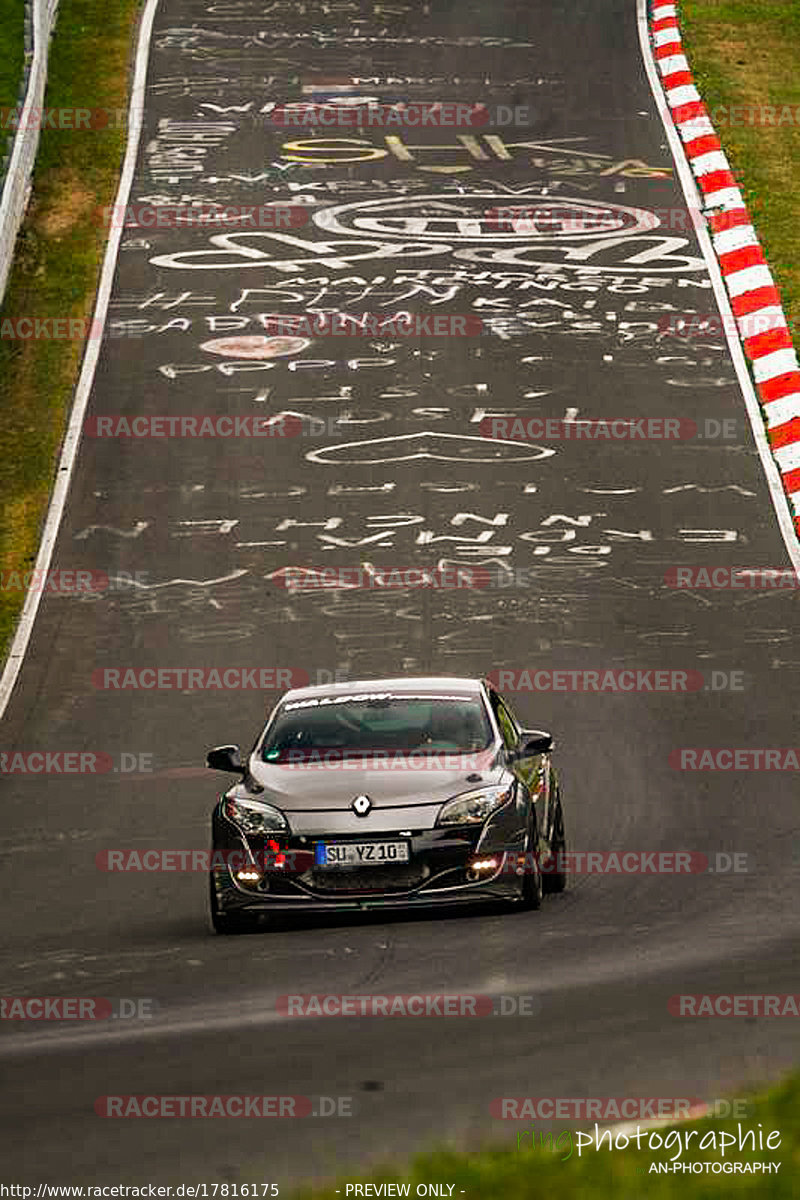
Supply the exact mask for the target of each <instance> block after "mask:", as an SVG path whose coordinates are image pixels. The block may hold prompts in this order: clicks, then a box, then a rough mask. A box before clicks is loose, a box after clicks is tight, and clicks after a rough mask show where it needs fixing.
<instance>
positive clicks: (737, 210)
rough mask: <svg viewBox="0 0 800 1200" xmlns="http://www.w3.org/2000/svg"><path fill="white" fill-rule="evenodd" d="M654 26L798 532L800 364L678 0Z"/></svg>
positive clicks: (659, 9) (666, 84) (664, 78)
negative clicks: (695, 70)
mask: <svg viewBox="0 0 800 1200" xmlns="http://www.w3.org/2000/svg"><path fill="white" fill-rule="evenodd" d="M650 31H651V35H652V39H653V47H654V50H653V53H654V56H655V60H656V63H657V66H658V69H659V71H660V73H661V83H662V86H663V88H664V92H665V95H666V99H667V103H668V105H669V108H670V111H671V113H672V120H673V122H674V124H675V127H676V128H677V130H678V133H679V134H680V137H681V140H682V142H683V148H684V151H685V153H686V157H687V158H688V160H689V164H690V166H691V168H692V172H693V174H694V176H695V179H696V181H697V185H698V187H699V189H700V192H701V194H702V197H703V216H704V217H705V219H706V222H707V224H708V227H709V229H710V231H711V240H712V242H713V245H714V250H715V251H716V254H717V258H718V260H719V265H720V270H721V271H722V276H723V279H724V281H725V286H726V288H727V291H728V296H729V297H730V303H731V308H732V310H733V314H734V316H735V318H736V324H737V326H738V329H739V336H740V338H741V341H742V344H743V346H744V351H745V354H746V355H747V357H748V359H749V360H750V365H751V370H752V373H753V378H754V380H755V384H756V390H757V392H758V396H759V399H760V402H761V409H762V412H763V413H764V417H765V420H766V425H767V437H768V439H769V444H770V448H771V451H772V455H773V458H774V459H775V461H776V463H777V465H778V470H779V471H780V475H781V479H782V482H783V486H784V489H785V491H786V494H787V496H788V498H789V504H790V506H791V510H792V513H793V514H794V526H795V530H796V532H797V533H798V534H800V364H798V361H797V355H796V353H795V350H794V347H793V344H792V338H791V334H790V333H789V327H788V324H787V321H786V315H785V314H784V311H783V308H782V306H781V298H780V294H779V292H778V289H777V288H776V286H775V281H774V280H773V278H772V273H771V272H770V269H769V267H768V266H767V262H766V259H765V257H764V252H763V250H762V249H761V246H760V244H759V241H758V235H757V234H756V231H755V229H754V228H753V224H752V222H751V220H750V215H749V213H748V211H747V206H746V205H745V202H744V198H743V197H742V193H741V192H740V190H739V187H738V185H737V181H736V177H735V176H734V174H733V172H732V171H731V168H730V163H729V162H728V160H727V158H726V157H725V154H724V152H723V150H722V145H721V143H720V140H719V138H718V137H717V134H716V132H715V130H714V126H713V125H712V123H711V121H710V119H709V116H708V111H707V110H706V107H705V105H704V104H703V101H702V100H701V98H700V93H699V92H698V90H697V88H696V87H695V86H694V82H693V80H692V74H691V71H690V70H689V64H688V62H687V60H686V56H685V55H684V53H683V44H682V42H681V32H680V25H679V23H678V13H677V7H676V5H674V4H659V3H655V4H654V6H653V10H652V18H651V22H650Z"/></svg>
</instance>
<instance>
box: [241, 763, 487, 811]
mask: <svg viewBox="0 0 800 1200" xmlns="http://www.w3.org/2000/svg"><path fill="white" fill-rule="evenodd" d="M423 763H424V765H423ZM249 768H250V774H251V776H252V778H253V779H254V780H255V781H256V782H257V783H259V784H260V785H261V786H262V787H263V788H264V791H263V793H261V794H260V795H259V797H258V799H259V800H263V801H264V802H265V803H267V804H274V805H275V807H276V808H280V809H282V810H284V811H285V812H287V813H291V812H314V811H317V812H319V811H328V812H331V811H332V812H341V811H343V810H347V809H349V807H350V805H351V804H352V802H353V800H354V799H355V797H356V796H360V795H367V796H369V798H370V800H371V801H372V805H373V811H375V810H378V809H387V808H408V807H409V806H410V805H438V804H443V803H444V801H445V800H449V799H450V797H451V796H457V795H459V794H460V793H462V792H468V791H470V790H471V789H472V788H478V787H487V786H491V785H492V784H494V783H498V782H499V781H500V780H501V779H502V777H503V775H504V773H505V767H504V765H503V763H502V760H499V759H498V747H497V746H492V747H490V748H489V749H488V750H484V751H481V752H479V753H472V754H469V755H459V754H446V753H444V752H442V753H440V754H435V753H434V754H431V755H430V756H429V759H428V760H427V761H426V760H425V758H424V756H422V755H414V756H409V757H407V758H405V759H401V757H400V756H399V755H396V756H394V757H393V758H390V759H388V760H387V761H385V762H384V763H383V764H382V765H381V763H380V760H377V761H371V760H370V759H353V760H349V761H346V762H335V763H324V762H311V763H296V764H294V763H293V764H291V765H282V766H276V765H274V764H273V763H265V762H263V761H261V760H259V759H258V758H256V756H255V755H251V757H250V763H249Z"/></svg>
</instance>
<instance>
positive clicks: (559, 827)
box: [544, 792, 567, 894]
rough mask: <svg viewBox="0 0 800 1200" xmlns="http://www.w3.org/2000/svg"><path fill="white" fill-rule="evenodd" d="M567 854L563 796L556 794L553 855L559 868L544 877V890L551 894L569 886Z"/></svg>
mask: <svg viewBox="0 0 800 1200" xmlns="http://www.w3.org/2000/svg"><path fill="white" fill-rule="evenodd" d="M566 852H567V837H566V834H565V832H564V812H563V809H562V808H561V794H560V793H559V792H556V812H555V817H554V819H553V839H552V844H551V854H552V856H553V862H554V863H555V865H556V867H557V868H558V869H557V870H555V871H548V872H546V873H545V876H544V890H545V891H546V892H548V893H549V894H552V893H554V892H563V891H565V889H566V886H567V865H566V862H565V856H566Z"/></svg>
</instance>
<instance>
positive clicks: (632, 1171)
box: [263, 1077, 800, 1200]
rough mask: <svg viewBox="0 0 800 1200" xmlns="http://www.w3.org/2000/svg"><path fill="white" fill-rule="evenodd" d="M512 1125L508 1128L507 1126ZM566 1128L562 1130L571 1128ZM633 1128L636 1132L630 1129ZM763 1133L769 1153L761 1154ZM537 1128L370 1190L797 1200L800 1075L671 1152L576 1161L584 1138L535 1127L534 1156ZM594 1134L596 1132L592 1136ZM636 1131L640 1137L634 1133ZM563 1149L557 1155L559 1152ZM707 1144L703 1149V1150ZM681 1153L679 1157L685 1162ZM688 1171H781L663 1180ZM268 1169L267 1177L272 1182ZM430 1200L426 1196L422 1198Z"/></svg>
mask: <svg viewBox="0 0 800 1200" xmlns="http://www.w3.org/2000/svg"><path fill="white" fill-rule="evenodd" d="M507 1124H511V1122H507ZM566 1124H567V1123H566V1122H565V1123H564V1126H566ZM631 1124H635V1122H632V1123H631ZM738 1126H741V1133H742V1135H746V1134H747V1133H748V1132H749V1131H753V1133H754V1135H755V1137H754V1146H755V1149H754V1151H751V1150H750V1149H749V1141H748V1143H747V1148H746V1149H745V1150H742V1151H739V1150H738V1142H736V1143H730V1142H726V1145H725V1154H724V1156H723V1155H722V1154H721V1153H720V1149H719V1146H720V1140H721V1139H720V1134H721V1133H723V1132H724V1133H726V1134H729V1135H730V1136H732V1137H735V1138H738V1135H739V1129H738ZM759 1126H761V1137H762V1139H763V1146H764V1148H763V1149H759ZM530 1128H531V1122H530V1121H526V1122H521V1123H519V1125H518V1124H517V1122H514V1130H513V1132H510V1134H509V1139H508V1141H509V1148H508V1149H503V1150H483V1151H480V1152H478V1153H474V1154H460V1153H455V1152H453V1151H449V1150H440V1151H436V1152H434V1153H431V1154H426V1155H423V1156H421V1157H419V1158H416V1159H415V1160H414V1161H413V1163H412V1164H411V1167H410V1168H403V1169H402V1170H400V1171H392V1170H390V1169H389V1168H387V1169H380V1170H376V1171H375V1172H374V1173H372V1174H370V1176H369V1182H370V1183H372V1184H381V1183H392V1184H398V1183H400V1184H408V1185H410V1186H409V1190H408V1192H407V1193H406V1192H405V1191H402V1192H399V1193H395V1194H396V1195H401V1196H402V1195H408V1197H409V1200H413V1198H414V1197H416V1196H417V1195H418V1193H417V1190H416V1189H417V1186H418V1185H422V1184H432V1183H437V1184H445V1185H449V1184H453V1185H454V1186H453V1190H452V1193H450V1195H451V1196H452V1200H462V1195H463V1197H464V1200H529V1198H530V1200H533V1198H534V1197H541V1196H558V1197H559V1200H572V1198H574V1200H579V1198H580V1200H592V1197H596V1198H598V1200H600V1198H603V1200H607V1198H612V1197H613V1200H639V1198H640V1197H642V1196H647V1197H648V1200H662V1198H666V1197H674V1196H675V1195H677V1194H680V1195H681V1196H682V1197H684V1198H686V1200H712V1198H713V1200H720V1198H722V1197H725V1198H728V1197H731V1196H736V1197H739V1196H758V1197H762V1198H764V1200H793V1198H794V1197H796V1196H797V1195H798V1171H799V1170H800V1077H798V1078H792V1079H789V1080H787V1081H785V1082H784V1083H783V1084H781V1085H780V1086H779V1087H777V1088H775V1089H773V1090H771V1091H769V1092H767V1093H765V1094H763V1095H756V1096H752V1097H751V1098H750V1103H749V1104H748V1116H747V1119H741V1120H736V1119H731V1120H727V1119H715V1118H706V1119H704V1120H702V1121H697V1122H693V1123H691V1124H685V1125H678V1126H674V1127H673V1128H674V1129H675V1130H676V1131H678V1132H679V1133H680V1135H681V1144H680V1154H679V1145H678V1142H677V1140H676V1139H675V1137H673V1138H672V1139H671V1141H670V1145H669V1148H668V1149H664V1148H661V1149H653V1150H650V1149H648V1148H647V1138H646V1137H645V1136H643V1137H642V1148H641V1149H637V1148H636V1144H635V1143H631V1144H630V1146H629V1147H627V1148H625V1147H624V1146H623V1145H622V1143H620V1148H619V1149H617V1148H614V1149H613V1150H609V1149H608V1139H606V1141H605V1143H604V1144H603V1145H602V1146H601V1148H600V1149H599V1150H596V1149H595V1148H594V1144H593V1143H592V1145H589V1144H588V1143H587V1144H583V1146H582V1153H581V1155H580V1156H579V1155H578V1149H577V1140H576V1139H575V1135H574V1132H573V1133H572V1138H573V1141H574V1145H573V1147H572V1148H571V1147H570V1145H569V1144H568V1142H567V1140H566V1137H563V1136H560V1135H561V1130H560V1129H554V1130H553V1138H552V1146H553V1148H552V1149H548V1147H547V1144H546V1142H545V1145H544V1146H542V1145H541V1144H540V1135H541V1133H542V1132H543V1129H542V1128H540V1129H537V1143H536V1148H535V1149H531V1148H530V1147H529V1143H530V1137H529V1136H528V1137H526V1138H525V1143H526V1145H527V1146H528V1148H524V1149H521V1150H517V1149H516V1138H517V1131H518V1130H519V1131H520V1132H521V1131H522V1130H523V1129H527V1130H528V1131H530ZM689 1130H697V1132H698V1136H697V1137H695V1138H693V1139H692V1140H691V1142H690V1147H689V1150H688V1151H687V1149H686V1143H685V1139H686V1134H687V1131H689ZM773 1131H777V1133H778V1134H779V1137H780V1142H779V1144H777V1145H776V1140H775V1138H774V1137H773V1139H772V1147H773V1148H772V1149H767V1137H768V1135H769V1134H771V1133H773ZM587 1132H588V1133H589V1134H591V1135H592V1136H593V1131H592V1130H589V1131H587ZM634 1132H635V1130H634ZM654 1132H657V1133H658V1135H659V1136H660V1137H661V1138H662V1139H663V1141H664V1143H666V1142H667V1140H668V1136H669V1131H668V1130H667V1129H666V1128H663V1129H659V1130H658V1131H654ZM712 1133H713V1134H714V1135H715V1137H716V1143H717V1149H716V1150H715V1149H713V1148H712V1147H711V1142H710V1138H709V1135H710V1134H712ZM559 1140H560V1145H558V1148H557V1149H556V1148H555V1147H556V1144H557V1142H558V1141H559ZM704 1140H705V1141H706V1142H707V1145H706V1146H705V1147H704V1149H702V1150H698V1149H697V1147H698V1146H699V1145H701V1144H702V1143H703V1141H704ZM678 1155H679V1156H678ZM673 1159H674V1160H675V1161H676V1162H681V1163H684V1164H690V1163H701V1162H703V1163H705V1162H708V1163H711V1164H725V1163H728V1164H734V1163H737V1162H738V1163H741V1164H743V1165H744V1164H748V1163H749V1164H753V1163H756V1162H758V1163H762V1164H763V1163H780V1169H779V1171H778V1172H777V1174H776V1173H774V1172H772V1173H769V1174H768V1173H766V1172H764V1171H758V1172H756V1173H753V1174H744V1173H733V1172H731V1173H729V1174H728V1173H725V1172H724V1171H723V1170H720V1172H719V1173H717V1174H715V1173H712V1169H713V1168H712V1169H710V1170H709V1171H708V1172H706V1169H705V1167H703V1168H702V1173H695V1172H693V1171H692V1172H690V1171H688V1170H687V1171H683V1170H681V1171H678V1172H675V1171H673V1170H672V1169H671V1168H669V1173H660V1172H659V1171H658V1164H665V1163H670V1162H671V1161H672V1160H673ZM268 1175H269V1171H264V1172H263V1177H264V1178H267V1177H268ZM356 1182H358V1183H364V1182H366V1177H365V1176H364V1177H359V1178H356V1177H355V1176H349V1175H348V1176H342V1177H341V1178H340V1179H337V1181H336V1182H335V1183H334V1184H332V1185H331V1186H329V1187H325V1188H322V1189H307V1190H303V1191H300V1192H296V1193H295V1197H296V1200H357V1198H356V1193H354V1192H353V1191H352V1190H351V1191H350V1192H349V1193H348V1192H347V1184H353V1183H356ZM380 1194H381V1193H380V1192H367V1193H365V1192H362V1193H361V1195H362V1196H364V1195H372V1196H378V1195H380ZM419 1194H420V1195H424V1194H425V1193H424V1192H421V1193H419ZM443 1194H444V1196H447V1195H448V1192H447V1190H446V1189H445V1191H444V1193H443Z"/></svg>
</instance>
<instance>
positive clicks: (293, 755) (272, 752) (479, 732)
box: [261, 693, 492, 764]
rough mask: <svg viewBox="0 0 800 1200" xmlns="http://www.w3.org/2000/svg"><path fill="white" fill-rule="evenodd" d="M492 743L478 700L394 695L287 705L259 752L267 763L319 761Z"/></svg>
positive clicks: (454, 749) (455, 749)
mask: <svg viewBox="0 0 800 1200" xmlns="http://www.w3.org/2000/svg"><path fill="white" fill-rule="evenodd" d="M491 739H492V729H491V726H490V724H489V719H488V717H487V714H486V710H485V708H484V706H483V704H482V702H481V700H480V698H479V697H477V696H474V697H473V696H430V695H426V696H409V695H402V696H400V695H392V694H390V693H381V694H375V693H372V694H362V695H349V696H320V697H314V698H313V699H311V700H297V701H294V702H289V703H287V704H285V705H284V706H283V707H282V708H281V709H280V711H279V712H278V714H277V716H276V718H275V720H274V722H273V723H272V725H271V726H270V728H269V729H268V730H267V733H266V736H265V738H264V742H263V744H262V747H261V756H262V758H263V760H264V761H265V762H270V763H278V764H279V763H281V762H289V761H297V760H302V759H303V758H306V757H307V758H316V757H317V755H318V754H319V753H320V752H322V751H327V752H330V751H339V752H341V753H342V754H351V753H354V754H362V755H363V754H370V753H373V752H375V751H393V752H395V753H399V754H408V753H411V752H413V753H414V754H426V753H435V752H441V751H445V752H448V753H469V752H475V751H476V750H483V749H484V748H485V747H486V746H488V745H489V744H490V742H491Z"/></svg>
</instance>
